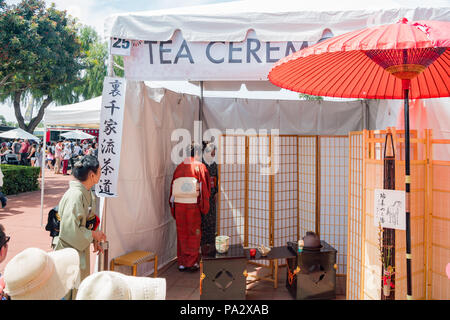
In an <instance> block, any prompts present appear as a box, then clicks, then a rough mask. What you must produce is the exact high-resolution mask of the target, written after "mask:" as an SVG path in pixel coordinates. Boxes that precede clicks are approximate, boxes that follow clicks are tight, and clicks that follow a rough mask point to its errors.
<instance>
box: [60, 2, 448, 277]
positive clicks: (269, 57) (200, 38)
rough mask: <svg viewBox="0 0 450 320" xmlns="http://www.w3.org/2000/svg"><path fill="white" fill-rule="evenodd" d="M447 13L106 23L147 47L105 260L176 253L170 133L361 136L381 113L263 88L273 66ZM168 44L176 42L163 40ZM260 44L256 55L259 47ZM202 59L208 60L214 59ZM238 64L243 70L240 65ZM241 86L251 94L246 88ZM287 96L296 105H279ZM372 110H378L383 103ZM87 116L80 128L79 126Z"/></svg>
mask: <svg viewBox="0 0 450 320" xmlns="http://www.w3.org/2000/svg"><path fill="white" fill-rule="evenodd" d="M449 13H450V8H449V7H448V3H446V1H430V2H428V3H427V4H423V3H422V2H421V1H388V0H380V1H377V2H375V3H373V4H367V3H355V2H353V1H348V0H346V1H339V2H336V1H324V0H322V1H313V2H306V3H305V2H299V1H277V2H273V1H271V2H269V1H240V2H229V3H220V4H214V5H206V6H197V7H191V8H176V9H169V10H158V11H152V12H140V13H128V14H118V15H113V16H110V17H108V18H107V19H106V21H105V34H106V36H108V37H117V38H123V39H128V40H140V41H141V42H140V43H137V44H136V47H134V46H133V47H132V48H131V55H130V56H128V57H125V59H124V60H125V77H126V78H127V80H128V82H127V91H126V98H125V114H124V123H123V136H122V150H121V160H120V171H119V189H118V194H119V196H118V197H117V198H108V199H105V200H104V208H103V213H104V214H105V215H106V217H107V219H106V220H104V221H106V226H103V227H106V233H107V237H108V241H109V257H110V258H113V257H115V256H118V255H121V254H123V253H125V252H129V251H132V250H150V251H154V252H156V253H157V254H158V258H159V261H160V265H164V264H166V263H168V262H169V261H170V260H171V259H173V258H174V257H175V256H176V229H175V221H174V220H173V218H172V217H171V214H170V210H169V206H168V195H169V187H170V181H171V178H172V174H173V170H174V168H175V164H173V163H172V161H171V158H170V155H171V150H172V148H173V146H174V145H175V144H176V142H172V141H171V133H172V131H173V130H175V129H178V128H185V129H187V130H189V131H190V132H191V135H192V136H194V131H193V130H194V123H193V122H194V121H195V120H197V119H199V117H201V118H202V119H204V120H205V122H206V125H204V128H203V129H206V128H212V127H216V128H219V129H221V130H223V129H224V128H238V127H239V128H242V129H246V128H249V127H253V128H255V129H260V128H265V129H271V128H279V129H281V130H280V133H297V134H302V133H303V134H306V132H307V133H309V134H314V133H320V132H327V133H328V134H339V133H340V134H345V133H347V132H348V131H350V130H360V129H362V128H363V126H365V124H366V123H368V122H369V120H370V119H375V118H376V119H378V118H377V117H376V116H375V115H374V114H373V112H376V111H372V110H371V113H370V114H367V113H366V111H367V110H366V109H365V107H364V103H363V102H361V101H353V102H352V101H350V102H349V101H347V102H343V103H338V102H328V101H325V102H317V101H303V102H301V101H299V100H293V99H295V98H296V97H294V95H293V94H292V93H289V92H283V91H279V89H278V88H274V87H273V86H271V85H270V84H268V83H267V81H260V80H266V78H265V76H264V74H265V75H267V72H268V71H269V70H270V67H271V66H272V64H273V62H272V61H273V60H275V59H278V58H280V57H282V56H284V54H285V53H289V52H290V51H289V50H291V49H292V47H293V48H294V49H295V50H298V49H300V46H301V45H302V43H303V42H307V44H311V43H315V42H317V41H319V40H320V39H321V37H323V36H324V35H326V34H327V33H329V32H330V31H331V33H332V34H334V35H339V34H342V33H344V32H347V31H351V30H355V29H359V28H365V27H368V26H372V25H378V24H385V23H392V22H393V21H397V20H399V19H400V18H402V17H407V18H408V19H410V20H421V19H423V20H425V19H434V20H445V19H448V17H449ZM327 29H328V31H327ZM250 36H251V37H253V38H252V39H254V38H255V37H256V40H253V42H252V43H251V44H250V42H247V47H246V46H244V45H243V46H241V47H239V44H232V42H236V43H238V42H242V41H245V40H246V39H247V40H248V37H250ZM170 40H172V41H173V42H172V43H166V41H170ZM144 41H154V42H155V43H145V42H144ZM270 41H272V42H280V41H284V42H285V43H284V44H282V45H279V46H272V45H271V44H267V43H269V42H270ZM290 41H292V46H290V44H289V42H290ZM214 42H223V43H226V44H227V45H228V46H225V47H223V48H222V47H220V48H218V49H217V51H213V49H214V48H215V47H214V46H216V45H217V46H219V45H220V43H219V44H216V43H214ZM258 42H259V49H260V51H258V50H256V48H258ZM211 43H212V44H211ZM153 45H154V47H152V46H153ZM189 46H190V47H189ZM158 47H159V52H158V49H157V48H158ZM189 48H190V49H189ZM277 48H279V49H277ZM152 50H154V51H152ZM208 50H210V51H208ZM205 52H208V53H209V54H210V57H208V59H206V58H205V55H204V53H205ZM241 53H242V54H243V55H242V56H240V55H239V54H241ZM253 53H254V54H253ZM171 54H172V55H171ZM226 55H228V56H227V57H226ZM245 55H246V56H247V57H245ZM190 56H191V58H192V60H191V59H189V57H190ZM177 57H178V60H177ZM220 57H223V59H224V60H223V63H219V62H218V61H222V60H221V59H220ZM225 57H226V58H225ZM249 57H250V59H249ZM257 57H258V58H257ZM210 58H211V59H210ZM152 59H153V60H152ZM258 59H259V60H258ZM169 61H170V63H168V62H169ZM176 61H177V63H175V62H176ZM191 61H192V62H191ZM234 61H240V62H241V63H236V64H235V65H234ZM247 61H248V63H246V62H247ZM259 61H261V62H259ZM110 71H111V69H110ZM157 80H161V81H164V80H179V81H200V83H201V86H200V89H199V91H198V92H197V94H196V95H191V94H185V93H183V90H175V91H178V93H175V92H173V91H169V90H164V89H157V88H150V87H149V86H146V85H145V84H144V83H143V82H142V81H157ZM203 81H205V82H204V86H203ZM243 83H245V87H246V89H247V92H248V96H246V93H245V92H246V91H245V90H242V89H241V87H242V84H243ZM194 84H196V82H194ZM189 85H193V83H191V84H189ZM189 85H186V87H188V86H189ZM168 87H169V86H168ZM181 87H183V86H181ZM171 89H172V90H174V89H173V88H171ZM208 89H211V90H218V91H211V92H209V90H208ZM220 90H229V91H230V92H231V96H232V98H230V95H226V94H224V95H223V96H227V97H228V98H227V99H223V96H221V95H220V94H217V92H220ZM258 90H261V91H267V90H270V91H273V92H271V94H272V93H273V96H272V95H271V99H270V98H269V99H267V100H261V99H247V98H248V97H250V96H254V97H258V92H259V91H258ZM237 92H238V93H237ZM191 93H192V92H191ZM203 93H204V94H203ZM255 93H256V94H255ZM277 94H279V95H278V96H277ZM288 96H289V98H288V99H290V101H287V99H286V100H282V99H284V98H286V97H288ZM203 97H205V98H203ZM395 103H396V102H395ZM99 104H100V102H99ZM371 104H372V105H373V106H374V108H375V107H376V106H377V105H378V102H377V101H373V102H371ZM369 116H370V117H369ZM83 118H84V117H80V118H78V119H80V120H77V121H75V122H83V120H82V119H83ZM98 119H99V116H98ZM388 120H389V119H388ZM72 122H73V121H72ZM53 123H54V122H53ZM97 123H98V122H97ZM54 124H55V123H54ZM369 125H370V126H372V125H376V124H375V122H372V123H370V124H369ZM283 130H286V131H288V132H283ZM102 223H103V222H102ZM143 268H144V269H143V270H140V271H139V273H144V274H146V273H147V274H148V273H150V272H151V271H152V266H143Z"/></svg>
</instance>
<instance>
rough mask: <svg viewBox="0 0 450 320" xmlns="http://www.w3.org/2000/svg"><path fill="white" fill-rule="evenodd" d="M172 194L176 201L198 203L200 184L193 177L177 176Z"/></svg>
mask: <svg viewBox="0 0 450 320" xmlns="http://www.w3.org/2000/svg"><path fill="white" fill-rule="evenodd" d="M172 195H173V197H174V202H176V203H197V198H198V196H199V195H200V185H199V183H198V181H197V179H196V178H193V177H183V178H177V179H175V180H174V181H173V186H172Z"/></svg>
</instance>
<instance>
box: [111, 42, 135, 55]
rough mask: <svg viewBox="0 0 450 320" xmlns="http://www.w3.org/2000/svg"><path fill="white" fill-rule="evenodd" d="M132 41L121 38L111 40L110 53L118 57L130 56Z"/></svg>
mask: <svg viewBox="0 0 450 320" xmlns="http://www.w3.org/2000/svg"><path fill="white" fill-rule="evenodd" d="M130 52H131V41H130V40H126V39H120V38H111V46H110V53H111V54H114V55H118V56H129V55H130Z"/></svg>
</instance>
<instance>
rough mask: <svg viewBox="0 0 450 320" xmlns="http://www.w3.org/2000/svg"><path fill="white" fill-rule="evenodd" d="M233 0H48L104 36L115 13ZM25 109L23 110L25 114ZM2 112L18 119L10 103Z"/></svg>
mask: <svg viewBox="0 0 450 320" xmlns="http://www.w3.org/2000/svg"><path fill="white" fill-rule="evenodd" d="M229 1H231V0H184V1H183V0H125V1H124V0H53V1H49V0H46V3H47V6H49V5H50V3H51V2H54V3H55V5H56V8H57V9H59V10H67V13H68V14H70V15H71V16H73V17H76V18H78V19H79V21H80V22H81V23H83V24H85V25H89V26H92V27H94V28H95V29H96V30H97V32H98V33H99V34H100V35H101V36H102V37H103V23H104V20H105V18H106V17H107V16H109V15H111V14H115V13H125V12H138V11H149V10H160V9H169V8H176V7H188V6H196V5H202V4H212V3H219V2H229ZM19 2H20V1H17V0H6V3H8V4H17V3H19ZM24 113H25V111H24V110H23V111H22V114H24ZM0 114H1V115H3V116H5V118H6V120H7V121H16V117H15V116H14V108H13V107H12V106H10V105H8V104H3V105H2V104H0Z"/></svg>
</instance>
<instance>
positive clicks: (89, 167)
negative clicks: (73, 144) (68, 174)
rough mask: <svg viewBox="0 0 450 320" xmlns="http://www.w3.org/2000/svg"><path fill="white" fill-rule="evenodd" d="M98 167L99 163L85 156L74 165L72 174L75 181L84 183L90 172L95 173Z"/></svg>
mask: <svg viewBox="0 0 450 320" xmlns="http://www.w3.org/2000/svg"><path fill="white" fill-rule="evenodd" d="M99 166H100V163H99V162H98V159H97V158H96V157H94V156H91V155H87V156H84V157H82V158H81V160H78V161H76V162H75V163H74V165H73V170H72V174H73V176H74V177H75V178H76V179H77V180H79V181H81V182H83V181H86V179H87V177H88V174H89V172H90V171H92V172H93V173H97V170H98V167H99Z"/></svg>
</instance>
